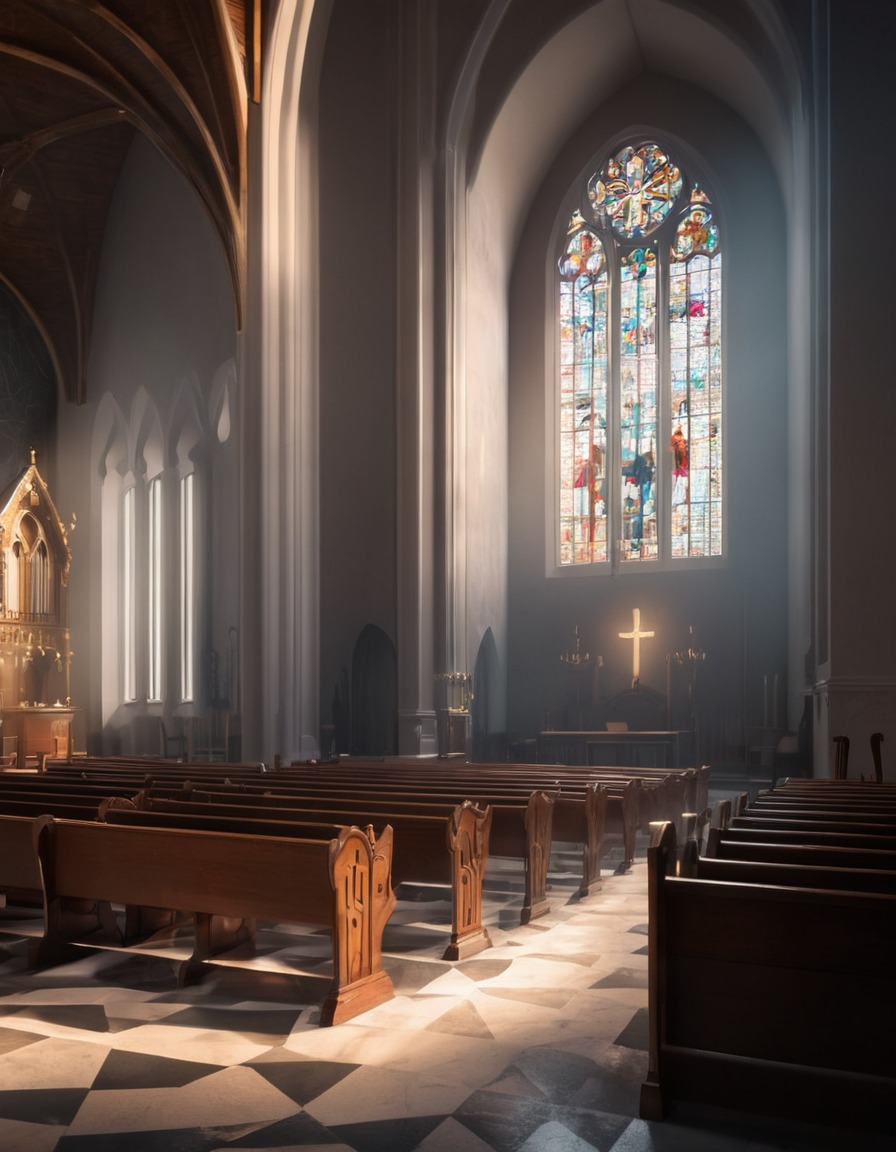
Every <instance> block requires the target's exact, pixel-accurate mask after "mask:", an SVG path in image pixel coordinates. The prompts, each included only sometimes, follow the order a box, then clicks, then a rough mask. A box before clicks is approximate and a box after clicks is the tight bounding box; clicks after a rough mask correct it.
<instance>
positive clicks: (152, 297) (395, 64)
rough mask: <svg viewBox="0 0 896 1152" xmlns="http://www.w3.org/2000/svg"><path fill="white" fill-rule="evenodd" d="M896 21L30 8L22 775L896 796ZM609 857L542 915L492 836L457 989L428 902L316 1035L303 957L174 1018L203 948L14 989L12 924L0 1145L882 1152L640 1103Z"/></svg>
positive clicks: (620, 883)
mask: <svg viewBox="0 0 896 1152" xmlns="http://www.w3.org/2000/svg"><path fill="white" fill-rule="evenodd" d="M894 41H896V9H894V8H893V6H892V5H891V4H889V3H887V2H885V0H856V2H855V3H852V4H850V5H842V4H837V3H835V2H834V0H725V3H721V2H720V0H551V2H550V3H544V2H543V0H191V2H190V3H187V4H185V3H183V2H182V0H154V3H153V4H152V5H147V4H144V3H140V0H105V2H104V3H103V4H94V3H87V2H86V0H5V2H4V4H3V6H2V9H0V737H2V750H0V791H2V789H3V781H4V779H12V778H13V777H19V778H20V777H25V776H34V777H40V775H41V769H44V770H46V768H47V765H48V764H49V763H50V762H52V761H54V760H67V761H68V762H69V763H71V762H73V761H77V760H78V758H79V757H83V758H85V762H86V761H87V760H90V759H91V758H97V759H99V758H115V757H119V758H121V759H122V761H124V760H128V762H133V761H139V759H140V758H146V760H147V762H148V761H149V760H150V759H156V758H158V759H161V760H167V761H170V762H182V763H185V764H193V763H198V762H202V763H206V762H207V763H208V764H213V763H220V764H223V765H227V764H232V765H241V766H250V765H251V766H255V767H259V766H260V767H262V768H265V769H266V770H273V769H274V767H275V766H277V767H279V766H280V765H285V766H289V765H305V764H309V763H315V764H317V763H329V762H330V761H333V762H334V763H338V762H339V761H340V760H344V761H345V762H346V763H347V764H348V763H349V762H350V763H353V764H359V763H363V764H366V765H367V768H368V771H369V773H370V775H371V777H376V776H377V775H378V774H381V775H383V776H384V777H385V775H386V769H385V767H383V766H382V763H381V762H385V761H391V760H396V761H401V762H403V763H407V762H418V761H419V763H420V764H421V765H426V764H432V765H433V766H435V765H436V764H445V763H447V764H452V763H454V764H458V765H459V764H460V763H462V762H463V763H465V764H466V763H469V764H474V765H475V764H482V765H491V766H493V767H495V766H502V765H504V766H507V767H508V768H510V767H511V766H515V767H514V770H513V771H512V774H513V775H514V776H518V777H519V778H520V779H523V778H524V777H526V773H527V771H528V770H529V769H530V768H532V769H533V770H534V769H535V768H537V767H538V766H539V765H552V764H557V765H562V766H563V768H564V769H566V768H572V767H579V768H587V769H592V768H597V767H607V768H608V770H609V769H613V770H614V771H616V770H623V769H627V768H631V769H637V770H638V771H643V773H644V777H645V779H646V778H647V777H648V776H649V774H650V773H651V772H654V771H659V770H660V769H662V770H663V771H667V772H670V773H671V772H673V771H680V770H684V769H686V768H692V767H694V766H697V765H708V766H709V768H710V776H709V793H708V795H709V799H710V800H711V801H712V802H713V803H714V804H715V803H717V802H719V801H723V802H724V801H726V800H731V801H734V800H735V799H736V798H737V797H739V796H742V795H744V794H746V795H747V796H748V797H749V798H750V799H751V800H752V799H755V798H756V796H757V794H758V793H759V792H760V791H761V790H763V789H767V788H770V787H774V785H775V784H776V782H777V781H779V780H782V779H785V778H794V779H798V780H805V781H810V780H818V781H828V782H831V783H834V782H835V781H836V780H837V779H839V778H841V777H846V776H848V777H849V779H850V780H855V781H859V780H861V781H863V782H864V781H865V780H871V779H873V778H875V777H876V779H877V781H878V783H880V784H881V785H882V786H883V787H884V788H885V789H886V788H889V786H891V785H893V784H894V783H896V773H894V771H893V769H892V766H891V765H892V758H891V757H890V756H888V754H887V750H888V748H889V744H888V740H893V741H896V672H894V667H893V661H892V660H891V657H890V641H891V639H893V637H894V636H896V598H894V597H893V596H892V592H891V585H890V579H889V578H890V570H889V558H890V552H891V551H892V549H891V548H890V545H889V543H888V537H887V536H886V535H884V536H881V527H880V526H881V523H882V522H881V520H880V516H879V514H878V508H877V504H876V499H875V501H871V500H868V499H867V492H866V489H867V486H868V484H869V483H870V481H871V479H872V477H871V475H870V474H869V473H866V472H864V471H863V470H861V469H859V468H858V466H857V461H858V460H859V459H871V458H874V459H887V458H889V455H890V452H891V450H892V447H891V444H890V442H889V440H888V439H887V436H888V435H889V434H888V432H887V429H888V428H890V427H892V426H893V425H894V421H896V393H894V392H891V391H889V390H888V389H887V388H886V387H884V385H883V384H881V383H880V381H881V380H883V381H884V382H885V381H886V380H887V379H888V378H889V373H890V370H891V359H892V357H891V349H890V345H889V340H888V339H884V337H885V336H886V324H887V321H886V307H887V305H886V296H887V293H888V289H887V288H885V287H884V285H883V283H882V282H883V280H884V279H887V280H888V282H889V266H888V264H887V261H886V258H885V253H886V252H887V246H886V243H884V242H883V241H881V239H880V230H881V228H882V227H883V238H884V241H885V240H886V236H887V235H890V234H891V233H892V231H893V225H892V220H891V218H890V217H889V216H888V215H887V211H886V210H885V209H886V204H883V205H881V204H880V203H879V201H880V197H881V196H883V197H884V199H886V195H887V193H886V189H887V188H888V186H889V183H890V177H891V176H892V175H893V171H892V170H893V168H894V154H893V151H892V150H891V149H889V148H887V147H885V146H884V141H885V140H886V132H887V128H886V125H885V124H884V121H885V120H887V122H889V120H888V117H889V114H890V112H891V111H893V110H894V108H896V99H894V92H893V85H892V83H891V79H890V74H891V68H890V56H891V51H892V46H893V44H894ZM866 153H868V154H871V155H873V156H874V157H875V164H877V163H878V162H880V163H881V165H882V170H881V173H880V174H879V176H878V177H876V178H875V180H874V181H872V183H871V185H869V183H868V179H869V172H871V173H873V171H874V169H869V166H868V164H866V163H865V162H864V160H863V161H862V165H861V167H860V169H859V170H858V171H859V174H861V175H863V178H862V181H861V188H859V187H858V186H857V185H856V180H857V179H858V175H857V174H856V172H857V170H856V168H855V165H856V163H857V161H858V160H859V159H861V158H862V157H863V156H865V155H866ZM869 187H871V188H872V190H876V191H875V195H874V196H873V197H871V199H870V200H869V199H868V197H869V195H870V193H869V191H868V189H869ZM872 206H873V207H875V212H874V213H871V214H870V215H869V212H870V208H871V207H872ZM859 208H861V209H862V212H861V213H860V212H859ZM863 221H864V223H863ZM884 226H885V227H884ZM362 241H363V243H362ZM860 257H861V259H860ZM352 269H354V272H353V273H352V277H349V275H348V273H349V272H350V271H351V270H352ZM362 271H363V272H364V275H363V276H361V272H362ZM869 301H870V303H869ZM349 304H351V307H349ZM862 308H864V309H865V312H866V313H867V312H868V311H869V309H870V312H871V316H872V319H874V317H875V316H877V320H875V323H874V324H872V323H871V322H870V321H869V320H868V318H867V315H866V317H865V320H863V321H862V322H861V323H860V322H859V320H858V319H857V317H858V313H859V311H861V309H862ZM888 413H889V415H888ZM878 439H880V440H881V441H882V445H883V446H882V447H881V449H880V450H878V449H876V448H875V444H876V443H877V441H878ZM857 446H858V447H857ZM860 449H861V451H860ZM862 493H865V495H862ZM860 496H861V499H860V498H859V497H860ZM875 542H876V543H875ZM857 557H861V558H862V566H861V567H862V571H861V572H859V570H858V569H859V562H858V559H857ZM891 732H892V733H893V736H892V737H891V736H890V733H891ZM847 750H850V751H849V754H848V767H847V764H846V753H847ZM888 761H889V763H888ZM378 763H379V764H380V768H378V767H377V765H378ZM517 769H518V771H516V770H517ZM433 770H434V771H435V767H434V769H433ZM526 778H527V777H526ZM558 786H559V785H558ZM12 787H13V785H12V784H10V788H12ZM468 798H469V799H475V798H476V797H474V796H471V797H468ZM3 811H6V810H4V809H3V808H2V800H0V816H2V812H3ZM9 811H15V809H14V808H12V809H9ZM614 827H615V826H614ZM0 832H2V829H0ZM397 835H398V832H396V836H397ZM609 843H610V846H611V847H610V855H609V856H605V857H604V858H603V860H602V861H601V862H600V865H599V868H598V871H599V872H600V873H602V876H601V883H600V884H598V885H597V890H595V891H594V892H593V893H591V894H590V895H587V896H581V897H579V895H577V892H576V883H575V878H574V872H575V868H574V867H573V868H570V866H569V853H568V852H566V851H561V850H559V849H558V850H557V851H554V852H551V854H550V861H549V870H548V878H549V884H550V892H551V909H550V912H549V914H547V915H545V916H544V917H542V918H539V919H533V920H532V922H531V923H528V924H525V925H524V924H521V923H520V920H519V916H518V914H517V913H518V905H519V900H520V890H521V889H520V885H521V884H522V880H521V878H520V874H519V869H518V868H511V867H509V866H508V865H507V861H506V859H502V858H500V857H498V855H497V853H495V854H494V855H493V856H492V857H490V858H489V860H488V866H487V869H486V881H485V887H484V893H485V898H484V911H483V917H484V920H485V921H486V922H487V924H488V933H489V935H490V937H491V945H492V946H491V948H490V950H489V951H486V952H483V953H480V954H478V955H476V956H473V957H469V958H463V959H461V960H459V961H457V962H451V961H448V960H445V959H443V956H442V949H441V947H440V946H439V943H438V941H436V940H435V939H434V929H433V925H434V924H435V925H437V926H438V932H439V934H441V933H443V932H444V928H445V923H446V922H447V921H449V920H450V919H451V916H452V914H453V913H452V912H451V903H450V900H448V902H447V904H446V896H445V892H444V891H443V890H438V889H434V888H433V887H431V886H427V885H425V884H410V883H408V884H401V885H398V886H397V889H396V891H397V895H398V903H397V907H396V910H395V911H394V913H393V914H392V916H391V918H390V919H389V922H388V924H387V925H386V927H385V930H384V934H383V942H382V943H383V962H384V967H385V968H386V970H387V972H388V975H389V977H390V978H391V981H392V984H393V985H394V988H395V999H393V1000H391V1001H389V1002H387V1003H385V1004H379V1005H377V1006H375V1007H373V1008H372V1009H371V1010H370V1011H369V1012H367V1013H364V1014H362V1015H361V1016H360V1017H358V1018H356V1019H355V1020H352V1021H348V1022H346V1023H341V1024H337V1025H335V1026H334V1027H332V1028H320V1027H319V1023H320V1017H319V1001H320V993H319V986H320V983H321V976H320V972H319V971H318V969H319V968H320V967H321V965H322V964H324V963H325V962H326V961H327V955H328V954H327V950H326V948H325V947H322V944H321V936H320V934H317V935H315V934H312V933H310V932H304V933H302V932H300V931H299V930H298V929H297V928H296V927H295V926H294V925H285V924H281V923H276V924H273V923H272V924H269V925H268V927H267V928H266V930H265V934H263V935H260V936H259V939H258V941H257V948H256V954H255V955H254V956H253V957H252V958H249V959H247V958H246V955H245V954H242V953H241V954H240V955H239V957H238V958H237V959H236V960H234V961H233V962H232V963H231V964H230V965H229V966H222V967H221V969H220V970H219V971H218V972H217V973H216V975H215V977H214V979H212V980H208V981H206V982H204V983H203V984H202V985H197V986H195V987H192V986H191V987H181V986H179V984H178V981H177V978H176V973H175V968H176V964H175V960H176V959H180V958H181V957H182V955H183V951H184V944H183V940H182V939H181V937H180V936H179V935H178V934H177V933H172V934H170V935H169V936H168V937H167V938H165V939H164V940H156V941H155V942H154V943H153V944H150V945H147V946H146V947H144V948H141V949H136V950H134V949H124V948H122V949H118V950H114V949H113V950H102V951H97V952H95V953H94V952H93V951H90V950H86V951H85V953H84V956H83V957H82V958H80V959H78V960H76V961H75V962H74V963H69V964H65V965H61V966H59V967H55V968H47V969H46V970H44V971H41V972H31V971H29V970H28V967H27V960H28V956H29V955H30V954H31V952H32V950H33V948H34V942H35V940H36V939H37V938H38V937H39V936H40V933H41V930H42V929H41V924H42V922H43V918H42V916H41V909H40V908H35V907H33V906H31V905H30V904H29V903H28V902H27V901H25V902H23V903H17V902H16V900H15V899H13V898H12V896H9V898H7V899H4V900H0V1069H2V1071H3V1083H2V1085H0V1147H2V1148H4V1149H7V1148H8V1149H10V1150H12V1149H18V1148H23V1149H24V1148H26V1147H27V1148H28V1149H29V1150H34V1152H44V1150H46V1152H51V1150H52V1149H57V1148H58V1149H59V1150H60V1152H77V1150H79V1149H97V1150H102V1149H110V1150H111V1149H113V1148H116V1149H117V1148H119V1147H122V1144H121V1140H122V1138H123V1134H124V1133H127V1147H128V1148H129V1149H131V1148H133V1149H146V1150H147V1152H149V1150H151V1149H155V1148H162V1147H165V1148H168V1149H171V1148H178V1149H183V1150H184V1152H212V1150H213V1149H220V1148H224V1147H228V1148H229V1147H234V1148H282V1149H286V1148H293V1147H323V1146H326V1147H328V1148H335V1149H343V1148H344V1149H346V1150H350V1149H355V1150H356V1152H381V1150H382V1152H386V1150H387V1149H388V1150H389V1152H404V1150H407V1152H412V1150H414V1149H419V1150H420V1152H441V1150H445V1152H448V1150H449V1149H450V1150H451V1152H488V1150H489V1149H491V1150H492V1152H594V1150H596V1152H650V1150H653V1152H678V1150H679V1149H681V1150H682V1152H684V1150H685V1149H687V1150H693V1152H700V1150H702V1149H706V1150H707V1152H710V1150H712V1152H760V1150H765V1149H769V1150H771V1149H780V1150H781V1152H783V1150H785V1149H788V1150H792V1152H810V1150H818V1152H835V1150H837V1149H844V1150H845V1149H847V1148H848V1149H853V1148H856V1147H859V1146H861V1147H863V1148H867V1149H872V1150H873V1152H877V1147H878V1142H879V1143H880V1147H881V1149H883V1147H884V1146H885V1142H886V1140H885V1137H884V1136H882V1135H881V1134H880V1133H879V1132H876V1131H870V1130H864V1129H862V1124H861V1122H860V1121H859V1122H857V1124H856V1129H857V1130H858V1129H862V1131H861V1135H857V1134H856V1131H853V1130H852V1129H846V1128H842V1127H841V1128H837V1127H829V1126H826V1125H824V1124H817V1123H814V1122H813V1118H812V1117H811V1116H808V1115H805V1116H803V1117H801V1118H799V1119H797V1120H782V1119H780V1118H775V1119H772V1118H770V1117H768V1116H766V1115H764V1114H763V1110H762V1107H761V1105H760V1104H758V1103H757V1101H755V1100H753V1099H751V1098H749V1096H745V1098H744V1101H743V1108H742V1110H740V1111H738V1112H736V1113H732V1112H731V1111H730V1110H728V1111H727V1112H717V1111H715V1110H714V1109H713V1108H711V1107H706V1106H705V1105H702V1104H701V1105H698V1104H692V1105H690V1106H686V1105H682V1107H681V1108H679V1109H676V1110H675V1111H674V1112H673V1114H672V1115H671V1116H670V1117H669V1118H668V1119H667V1120H662V1121H658V1120H654V1119H645V1118H644V1116H643V1114H642V1112H641V1111H639V1092H640V1090H641V1087H642V1084H643V1082H644V1080H645V1076H648V1075H649V1072H648V1050H649V1047H650V1043H649V1036H648V1032H649V1028H648V1017H649V1011H648V983H649V968H650V961H649V956H648V947H647V937H648V902H649V884H648V860H649V849H650V847H651V846H652V840H651V834H650V831H649V829H648V828H647V826H646V824H643V823H642V825H641V826H640V828H639V831H638V838H637V846H636V851H635V854H634V858H633V860H624V861H623V862H622V863H620V857H619V856H618V853H619V852H620V851H622V852H623V856H624V855H625V849H624V848H621V847H620V845H621V844H622V840H621V838H620V839H619V840H618V842H617V838H616V836H615V832H614V833H613V834H612V835H610V836H609ZM614 853H615V855H614ZM2 857H3V848H2V844H0V895H2V894H3V892H4V889H5V887H8V885H7V882H6V880H5V879H4V876H3V875H2V864H3V859H2ZM528 866H529V865H528V863H527V867H528ZM891 866H892V865H887V866H886V867H891ZM526 883H528V880H527V881H526ZM12 888H15V885H13V886H12ZM10 890H11V889H10ZM890 898H891V899H896V895H894V896H891V897H890ZM44 912H46V909H44ZM830 933H831V935H832V937H834V936H836V935H837V933H838V921H837V919H836V917H833V918H832V919H831V923H830ZM297 939H300V940H301V944H302V947H301V952H302V957H303V960H304V963H303V965H302V966H301V968H299V967H298V966H297V964H296V956H295V951H296V940H297ZM244 952H245V950H244ZM309 957H310V959H309ZM296 988H298V992H296ZM731 994H732V996H736V995H737V992H736V990H735V989H732V992H731ZM297 996H298V999H297ZM888 1075H889V1076H890V1077H891V1078H892V1077H893V1075H894V1072H893V1071H892V1070H891V1071H890V1072H889V1073H888ZM857 1140H859V1141H861V1143H856V1141H857ZM890 1146H892V1145H890Z"/></svg>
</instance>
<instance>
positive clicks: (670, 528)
mask: <svg viewBox="0 0 896 1152" xmlns="http://www.w3.org/2000/svg"><path fill="white" fill-rule="evenodd" d="M558 274H559V275H558V296H559V377H560V380H559V453H558V461H559V517H558V520H559V549H558V557H559V563H560V564H561V565H563V566H568V565H581V564H597V565H601V564H604V565H607V566H608V568H609V567H610V566H613V567H616V566H625V565H644V564H660V563H664V562H667V561H668V562H674V561H676V560H680V559H693V558H706V557H717V556H721V554H722V542H723V533H722V529H723V501H722V331H721V327H722V325H721V318H722V311H721V291H722V257H721V246H720V239H719V228H718V224H717V222H716V220H715V218H714V213H713V206H712V203H711V201H710V199H709V197H708V196H707V194H706V192H705V191H704V190H703V189H702V188H701V187H700V186H699V185H698V184H696V183H693V182H691V181H690V180H689V179H688V177H687V175H686V174H684V173H683V172H682V170H681V169H680V168H679V167H678V165H677V164H676V163H675V162H674V161H673V160H672V158H671V157H670V155H669V154H668V152H667V151H665V150H664V149H663V148H662V147H660V145H658V144H656V143H651V142H647V143H641V144H639V145H628V146H626V147H624V148H622V149H620V150H619V151H618V152H616V153H615V154H614V155H613V156H611V157H610V158H609V159H608V160H607V161H606V162H605V164H604V165H603V166H602V167H601V168H600V169H599V170H598V171H597V172H595V173H594V174H593V175H592V176H591V177H590V179H588V180H587V181H586V182H585V185H584V187H583V190H582V196H581V201H580V206H579V207H577V208H575V209H574V211H573V213H572V215H571V217H570V221H569V227H568V229H567V234H566V239H565V245H564V249H563V252H562V254H561V256H560V259H559V262H558Z"/></svg>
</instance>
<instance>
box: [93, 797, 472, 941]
mask: <svg viewBox="0 0 896 1152" xmlns="http://www.w3.org/2000/svg"><path fill="white" fill-rule="evenodd" d="M378 815H379V818H378V819H377V818H376V816H374V815H373V814H371V813H368V812H355V811H351V810H350V809H348V808H338V809H332V810H328V809H318V810H314V809H309V808H299V807H296V808H286V807H280V806H278V807H274V806H257V805H256V806H252V805H251V804H249V803H246V804H243V803H239V804H215V803H212V802H209V801H205V802H203V801H188V800H175V799H170V798H167V797H165V798H160V797H155V798H154V797H152V796H151V795H149V794H144V793H141V794H140V795H139V796H138V797H136V798H135V800H134V801H129V800H110V801H109V802H108V803H107V804H105V805H103V806H102V808H101V810H100V813H99V818H100V819H102V820H105V821H106V822H107V823H111V824H129V825H133V824H143V825H149V826H152V827H168V828H184V827H186V828H199V829H204V830H206V831H219V832H225V831H229V832H241V833H243V834H245V835H254V836H291V835H295V834H296V829H298V834H299V835H301V834H302V832H303V830H304V828H305V827H307V825H308V824H309V823H319V822H325V823H331V822H332V823H340V822H341V823H344V824H355V825H364V824H367V823H373V824H378V825H379V826H383V825H384V824H385V823H386V821H388V824H389V825H390V826H391V828H392V832H393V837H394V844H393V853H392V882H393V885H398V884H400V883H402V882H403V881H409V880H415V881H418V882H426V883H436V884H445V885H447V886H448V887H449V888H450V891H451V921H452V923H451V939H450V942H449V944H448V946H447V948H446V949H445V953H444V955H443V957H442V958H443V959H444V960H464V959H467V958H468V957H470V956H473V955H475V954H476V953H477V952H481V951H482V950H483V949H484V948H489V947H491V939H490V937H489V934H488V930H487V929H486V928H485V926H484V924H483V918H482V911H483V907H482V882H483V877H484V873H485V866H486V863H487V861H488V854H489V832H490V829H491V821H492V813H491V810H490V809H488V808H486V809H480V808H477V807H476V806H475V805H473V804H472V803H470V802H469V801H464V802H463V803H461V804H457V805H453V806H452V805H448V804H445V805H431V806H430V807H429V808H428V809H427V811H426V812H416V813H402V812H397V811H391V812H390V813H388V815H383V814H378Z"/></svg>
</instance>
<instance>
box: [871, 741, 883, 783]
mask: <svg viewBox="0 0 896 1152" xmlns="http://www.w3.org/2000/svg"><path fill="white" fill-rule="evenodd" d="M883 739H884V734H883V732H872V733H871V759H872V760H873V761H874V779H875V780H876V781H877V783H878V784H883V782H884V769H883V761H882V760H881V755H880V746H881V744H882V743H883Z"/></svg>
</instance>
